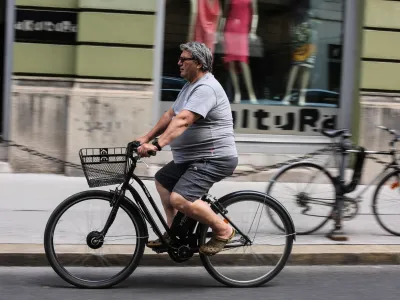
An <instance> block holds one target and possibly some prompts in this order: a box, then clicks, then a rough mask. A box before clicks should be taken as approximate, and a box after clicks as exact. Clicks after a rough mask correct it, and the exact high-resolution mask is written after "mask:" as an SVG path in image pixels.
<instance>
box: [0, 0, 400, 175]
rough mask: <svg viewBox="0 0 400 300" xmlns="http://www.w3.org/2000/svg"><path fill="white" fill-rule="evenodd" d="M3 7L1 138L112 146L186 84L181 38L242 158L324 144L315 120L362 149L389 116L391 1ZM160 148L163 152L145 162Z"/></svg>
mask: <svg viewBox="0 0 400 300" xmlns="http://www.w3.org/2000/svg"><path fill="white" fill-rule="evenodd" d="M6 3H7V5H6V6H5V7H4V8H3V12H4V13H3V16H4V17H3V24H4V25H5V26H4V32H5V34H4V37H3V41H4V42H3V45H4V47H3V49H4V51H5V55H4V58H5V59H4V61H3V66H2V67H3V70H4V72H3V78H2V80H3V83H4V84H3V87H4V88H3V91H2V94H3V100H2V109H3V113H2V116H3V118H2V120H1V121H2V122H1V123H2V125H3V127H2V135H3V136H4V137H5V138H8V139H11V140H13V141H15V142H16V143H19V144H22V145H25V146H28V147H30V148H33V149H35V150H38V151H40V152H43V153H46V154H48V155H51V156H54V157H57V158H59V159H62V160H66V161H69V162H75V163H79V157H78V151H79V149H80V148H84V147H107V146H110V147H112V146H124V145H126V143H127V142H129V141H131V140H132V139H133V138H135V137H137V136H139V135H141V134H142V133H144V132H145V131H146V130H148V129H149V128H150V127H151V126H152V125H153V124H155V122H156V121H157V120H158V118H159V116H160V115H161V114H162V113H163V112H164V111H165V110H166V109H168V107H169V106H170V105H172V103H173V101H174V99H175V97H176V95H177V93H178V92H179V89H180V88H181V87H182V85H183V84H184V81H183V80H182V79H181V78H180V77H179V73H178V71H179V70H178V66H177V61H178V57H179V55H180V50H179V44H181V43H183V42H185V41H187V40H199V41H203V42H204V43H206V44H207V45H208V46H209V47H210V49H212V51H213V53H214V65H213V73H214V75H215V76H216V77H217V78H218V79H219V81H220V82H221V84H222V85H223V86H224V88H225V90H226V92H227V94H228V97H229V99H230V101H231V106H232V114H233V118H234V123H235V125H234V126H235V134H236V139H237V145H238V149H239V152H240V155H241V157H240V164H241V166H249V165H257V166H260V165H262V166H267V165H270V164H273V163H276V162H280V161H285V160H287V159H290V158H293V156H299V155H301V154H304V153H307V152H311V151H314V150H316V149H319V148H322V147H323V146H324V145H326V143H328V142H330V141H329V140H328V139H326V138H325V137H323V136H321V134H320V133H319V132H318V131H319V130H320V129H321V128H350V129H352V132H353V139H354V141H355V142H360V143H362V144H363V145H365V146H366V147H370V146H375V145H378V144H377V143H379V142H375V141H382V140H381V135H380V134H381V133H380V132H379V130H377V129H375V128H372V127H373V126H374V125H375V124H376V125H379V124H377V122H378V121H382V122H386V124H387V125H389V123H388V122H392V123H391V124H392V125H393V126H395V125H396V121H395V119H396V117H395V114H396V109H395V108H393V107H395V103H396V101H397V98H396V97H397V94H396V93H397V91H398V90H399V88H398V86H399V85H397V84H396V83H397V81H398V80H399V79H397V76H395V74H396V70H397V69H396V68H397V67H398V65H397V63H398V61H397V60H399V61H400V58H398V57H397V56H398V55H399V54H398V53H397V52H398V51H396V45H393V44H392V43H395V41H396V38H395V37H396V35H397V34H400V33H399V28H400V23H399V21H398V18H397V17H396V16H395V13H394V12H395V11H396V10H397V11H399V10H400V3H399V2H396V1H384V0H350V1H349V0H308V1H304V0H279V1H278V0H186V1H178V0H169V1H162V0H147V1H131V0H114V1H108V0H64V1H51V0H7V1H6ZM7 11H8V12H13V13H10V14H7V13H6V12H7ZM389 13H390V14H389ZM10 24H12V26H10ZM385 43H386V44H385ZM385 45H392V46H391V47H387V46H385ZM10 62H11V63H10ZM399 66H400V65H399ZM396 88H397V90H396ZM388 103H389V104H388ZM392 104H393V105H392ZM388 111H390V112H388ZM388 114H389V115H388ZM378 115H379V116H381V120H377V119H374V118H373V117H374V116H378ZM363 116H365V117H363ZM366 119H367V120H368V121H365V120H366ZM390 120H391V121H390ZM382 138H384V137H382ZM380 145H381V143H379V146H380ZM170 158H171V156H170V153H169V151H168V149H166V151H162V152H160V155H158V156H157V157H156V158H153V159H152V162H155V163H156V164H162V163H165V162H166V161H168V160H169V159H170ZM0 159H2V160H3V161H6V162H7V163H8V164H9V165H10V167H11V169H12V170H13V171H16V172H49V173H60V174H66V175H75V174H76V175H77V174H80V173H79V171H78V170H75V169H71V168H68V167H66V166H65V165H64V164H62V163H58V162H52V161H46V160H43V159H42V158H40V157H35V156H32V155H31V154H29V153H27V152H24V151H21V150H19V149H17V148H5V147H3V148H2V149H1V148H0ZM143 172H154V169H151V170H146V169H144V170H143ZM263 179H265V178H263Z"/></svg>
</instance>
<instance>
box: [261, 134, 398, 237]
mask: <svg viewBox="0 0 400 300" xmlns="http://www.w3.org/2000/svg"><path fill="white" fill-rule="evenodd" d="M378 128H380V129H383V130H385V131H387V132H389V133H390V134H392V135H393V139H392V140H391V141H390V142H389V146H390V150H389V151H367V150H366V149H364V148H363V147H359V146H355V145H353V144H352V142H351V141H350V139H349V138H350V137H351V133H350V131H349V130H347V129H340V130H322V131H321V133H322V134H323V135H324V136H326V137H329V138H331V139H333V141H334V142H333V143H332V144H331V151H332V153H333V159H328V160H327V162H326V163H325V164H324V165H320V164H317V163H312V162H298V163H294V164H291V165H288V166H286V167H283V168H282V169H280V170H279V171H278V172H277V173H276V174H275V175H274V177H273V178H272V179H271V181H270V183H269V185H268V188H267V194H269V195H271V196H273V197H279V199H281V198H284V196H285V195H286V196H288V198H287V200H286V201H285V202H282V203H283V204H284V205H285V207H286V208H287V209H288V211H289V212H290V214H291V216H292V217H293V219H294V221H295V225H296V230H297V232H296V233H297V234H299V235H305V234H310V233H313V232H315V231H317V230H318V229H320V228H321V227H322V226H324V225H325V224H326V222H328V221H329V220H334V228H333V230H332V232H330V233H329V234H328V237H330V238H332V239H338V240H346V239H347V238H346V237H344V236H341V234H340V233H339V231H340V230H341V228H342V220H350V219H352V218H354V217H355V216H356V215H357V214H358V203H359V202H361V201H362V198H361V197H362V195H363V194H364V193H365V192H366V191H367V190H368V189H369V188H370V187H371V185H373V184H374V183H377V187H376V189H375V193H374V196H373V201H372V211H373V214H374V215H375V217H376V219H377V221H378V223H379V224H380V225H381V226H382V227H383V228H384V229H385V230H386V231H387V232H389V233H391V234H393V235H400V226H399V215H400V166H399V164H398V162H397V157H396V155H397V151H396V142H398V141H400V135H399V134H398V133H397V132H396V131H395V130H393V129H389V128H386V127H384V126H378ZM336 138H339V141H337V142H335V139H336ZM351 154H353V155H354V156H351ZM368 154H378V155H388V156H391V162H387V163H384V164H385V167H384V168H383V170H381V172H379V174H378V175H377V176H376V177H375V178H374V179H373V180H372V181H371V182H369V183H368V184H367V186H366V187H365V188H363V189H362V190H361V191H360V192H358V193H357V194H356V195H355V196H352V197H348V196H346V194H348V193H351V192H353V191H354V190H355V189H356V188H357V186H358V185H359V183H360V180H361V175H362V171H363V167H364V160H365V158H366V157H367V155H368ZM337 158H339V160H338V161H337ZM351 159H352V160H353V161H351ZM335 162H336V164H335ZM349 163H353V164H354V166H353V175H352V178H351V180H350V182H346V181H345V170H346V166H348V165H349ZM330 167H333V168H334V169H338V170H339V174H338V175H337V176H333V175H332V174H333V173H332V171H330V169H329V168H330ZM384 194H385V195H387V196H388V199H386V200H385V199H384V198H383V197H382V196H383V195H384ZM386 208H387V209H386ZM268 212H269V211H268ZM393 216H394V217H393ZM271 219H272V220H273V216H271ZM273 222H274V221H273ZM276 225H277V226H278V227H279V226H280V225H279V224H278V223H276ZM281 229H282V228H281ZM335 234H337V235H336V236H335Z"/></svg>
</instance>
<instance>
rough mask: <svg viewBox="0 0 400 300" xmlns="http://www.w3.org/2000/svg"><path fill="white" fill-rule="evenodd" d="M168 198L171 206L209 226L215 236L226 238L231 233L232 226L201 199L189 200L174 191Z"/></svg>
mask: <svg viewBox="0 0 400 300" xmlns="http://www.w3.org/2000/svg"><path fill="white" fill-rule="evenodd" d="M170 200H171V201H170V203H171V204H172V206H173V207H174V208H176V209H177V210H179V211H180V212H182V213H184V214H185V215H187V216H189V217H190V218H192V219H195V220H196V221H199V222H200V223H203V224H206V225H208V226H210V227H211V228H212V230H213V232H214V233H215V235H216V236H217V237H219V238H222V239H227V238H228V237H230V235H231V234H232V230H233V229H232V227H231V226H230V225H228V224H226V223H225V222H224V221H223V220H222V218H221V217H219V216H218V215H217V214H215V212H214V211H213V210H212V209H211V207H210V206H209V205H208V204H207V203H206V202H204V201H203V200H201V199H198V200H196V201H194V202H190V201H188V200H186V199H185V198H183V197H182V196H181V195H179V194H178V193H175V192H172V194H171V197H170Z"/></svg>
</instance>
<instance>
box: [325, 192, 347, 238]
mask: <svg viewBox="0 0 400 300" xmlns="http://www.w3.org/2000/svg"><path fill="white" fill-rule="evenodd" d="M342 207H343V197H340V200H339V201H338V206H337V207H336V209H335V212H334V215H333V219H334V220H335V224H334V227H333V229H332V230H331V231H330V232H329V233H328V234H327V235H326V237H327V238H329V239H331V240H333V241H337V242H341V241H347V240H348V237H347V236H346V235H345V234H344V232H343V230H342Z"/></svg>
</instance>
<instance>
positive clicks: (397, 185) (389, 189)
mask: <svg viewBox="0 0 400 300" xmlns="http://www.w3.org/2000/svg"><path fill="white" fill-rule="evenodd" d="M372 210H373V213H374V215H375V217H376V219H377V221H378V223H379V224H380V225H381V226H382V228H383V229H385V230H386V231H387V232H389V233H390V234H393V235H398V236H400V170H396V171H394V172H391V173H389V174H387V175H386V176H385V177H384V178H383V179H382V180H381V182H380V183H379V184H378V186H377V188H376V191H375V194H374V199H373V202H372Z"/></svg>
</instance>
